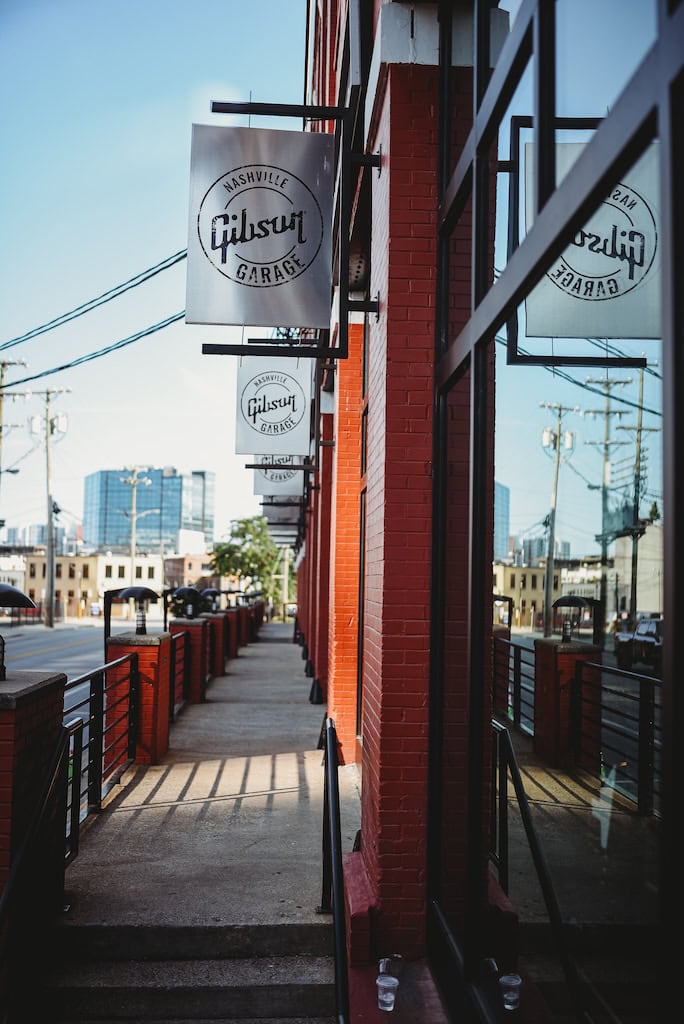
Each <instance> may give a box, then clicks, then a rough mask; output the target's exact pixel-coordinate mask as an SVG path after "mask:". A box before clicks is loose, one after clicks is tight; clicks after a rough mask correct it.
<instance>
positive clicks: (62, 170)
mask: <svg viewBox="0 0 684 1024" xmlns="http://www.w3.org/2000/svg"><path fill="white" fill-rule="evenodd" d="M305 15H306V3H305V0H249V3H245V2H244V0H197V2H194V3H192V4H190V3H188V2H187V0H98V2H97V3H93V2H92V0H59V2H58V3H56V2H55V0H0V95H1V96H2V107H3V118H2V120H3V127H2V133H1V134H0V178H1V180H2V188H1V189H0V225H2V227H1V237H2V245H1V246H0V360H2V361H4V362H6V363H19V362H20V361H24V362H25V363H26V365H25V366H22V365H8V366H7V367H6V368H5V393H6V394H7V393H9V392H12V391H13V390H16V391H17V392H19V393H24V392H27V391H30V392H31V397H30V398H23V397H20V398H16V399H12V398H10V397H6V398H5V400H4V403H3V406H4V408H3V424H4V430H3V443H2V452H1V456H0V457H1V463H0V467H1V468H2V469H3V470H7V469H10V468H17V469H19V473H17V474H12V473H8V472H3V473H2V474H0V518H2V519H5V521H6V523H7V525H8V526H24V525H28V524H32V523H44V522H45V517H46V506H47V478H48V464H47V463H48V457H47V453H46V450H45V444H44V423H45V415H46V410H47V409H49V414H50V419H51V420H56V421H57V422H56V423H55V426H56V427H57V431H56V432H55V433H54V434H53V435H52V441H51V444H50V458H49V461H50V467H49V476H50V482H51V491H52V494H53V497H54V500H55V501H56V502H57V503H58V505H59V506H60V508H61V509H62V510H63V512H62V514H61V517H60V520H59V523H60V525H61V526H65V527H69V526H71V525H72V523H74V522H77V521H80V520H81V518H82V508H83V481H84V478H85V476H86V475H87V474H89V473H92V472H95V471H97V470H100V469H118V468H123V467H132V466H134V465H138V466H148V465H150V466H155V467H158V466H167V465H169V466H175V467H176V468H177V469H178V470H179V471H180V472H190V471H192V470H194V469H205V470H210V471H213V472H215V474H216V492H217V497H216V535H217V537H220V536H222V535H226V534H227V532H228V529H229V524H230V521H231V520H232V519H236V518H241V517H243V516H249V515H256V514H258V513H259V502H260V500H262V499H260V498H257V497H255V496H254V495H253V471H252V470H246V469H245V468H244V466H245V463H246V462H249V461H251V460H250V459H249V458H247V457H245V456H244V455H241V456H238V455H235V453H234V434H235V416H234V408H235V389H236V385H235V373H236V364H237V357H235V356H208V355H203V354H202V351H201V346H202V343H203V342H226V343H227V342H239V341H240V340H241V337H242V328H238V327H201V326H197V325H189V324H185V323H184V322H183V319H182V318H181V319H180V320H179V321H177V322H175V323H173V324H171V325H170V326H168V327H166V328H164V329H161V330H158V331H156V332H155V333H152V334H150V335H148V336H147V337H144V338H141V339H140V340H138V341H135V342H132V343H131V344H128V345H125V346H124V347H122V348H120V349H119V350H118V351H115V352H112V353H110V354H107V355H103V356H101V357H100V358H96V359H93V360H91V361H88V362H85V363H83V364H82V365H79V366H76V367H73V368H71V369H68V370H63V371H61V372H58V373H50V374H49V375H47V376H41V377H37V379H29V378H34V377H36V375H39V374H42V373H43V372H44V371H46V370H51V369H53V368H55V367H60V366H63V365H64V364H67V363H70V362H72V361H73V360H75V359H81V358H82V357H85V356H88V355H90V354H92V353H96V352H98V351H100V350H101V349H105V348H107V347H109V346H111V345H112V344H114V343H116V342H119V341H123V340H124V339H127V338H129V337H131V336H133V335H135V334H136V333H138V332H139V331H141V330H143V329H146V328H148V327H151V326H154V325H156V324H159V323H161V322H163V321H165V320H167V319H169V318H172V317H174V316H175V315H177V314H179V313H182V311H183V310H184V308H185V273H186V270H185V268H186V261H185V259H180V260H179V261H178V262H177V263H175V264H174V265H170V266H169V267H168V269H165V270H162V271H160V272H159V273H158V274H156V275H155V276H154V277H153V278H151V279H150V280H148V281H146V282H145V283H142V284H140V285H139V286H138V287H135V288H130V289H129V290H128V291H126V293H125V294H124V295H123V296H122V297H121V298H117V299H114V300H113V301H111V302H107V303H105V304H104V305H102V306H101V307H100V308H98V309H97V310H95V311H94V312H91V313H88V314H86V315H84V316H82V317H80V318H77V319H73V320H71V321H70V322H69V323H67V324H64V325H63V326H60V327H58V328H57V329H54V330H50V331H48V332H45V333H42V334H40V335H39V336H36V337H34V338H32V339H30V340H27V341H25V342H22V343H20V344H16V345H10V346H9V347H5V348H2V347H1V346H2V345H6V344H7V342H11V341H12V340H13V339H15V338H17V337H19V336H21V335H23V334H24V333H26V332H29V331H31V330H33V329H34V328H36V327H39V326H41V325H43V324H46V323H48V322H50V321H52V320H53V319H55V318H56V317H60V316H61V315H62V314H64V313H67V312H69V311H71V310H74V309H76V308H77V307H79V306H81V305H82V304H83V303H86V302H88V301H89V300H91V299H93V298H95V297H97V296H100V295H103V294H104V293H105V292H107V291H109V290H110V289H113V288H115V287H117V286H119V285H121V284H123V283H124V282H129V281H131V279H133V278H135V277H136V275H138V274H141V273H142V272H143V271H146V270H148V269H150V268H152V267H156V266H158V265H159V264H163V263H164V261H169V262H171V257H173V256H174V255H176V254H179V253H182V252H183V251H184V250H185V249H186V247H187V240H188V193H189V169H190V139H191V129H192V124H193V123H198V124H220V125H230V124H234V125H242V126H248V125H249V120H248V117H247V116H225V115H222V116H221V115H214V114H212V113H211V111H210V104H211V101H212V100H250V99H251V100H253V101H254V102H290V103H301V102H302V100H303V83H304V47H305V27H306V26H305ZM251 124H252V126H254V127H265V128H278V129H287V130H298V129H299V128H300V127H301V122H295V121H292V120H290V119H284V118H278V119H271V120H269V119H266V118H262V117H260V118H254V119H252V122H251ZM22 381H24V383H21V382H22ZM14 382H18V383H17V385H16V387H13V384H14ZM48 390H49V391H51V392H53V393H52V394H50V396H49V406H48V405H47V401H48V399H47V397H46V394H45V392H46V391H48ZM36 417H38V423H39V424H40V426H39V430H40V433H39V434H34V433H32V432H31V427H30V426H29V424H30V422H31V421H32V420H33V421H34V422H33V426H34V428H35V426H37V425H38V424H37V423H36V421H35V418H36Z"/></svg>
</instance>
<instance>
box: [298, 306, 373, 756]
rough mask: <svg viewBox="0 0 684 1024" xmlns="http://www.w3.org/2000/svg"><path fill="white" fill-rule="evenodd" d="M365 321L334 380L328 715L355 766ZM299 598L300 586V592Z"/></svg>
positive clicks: (353, 332) (355, 327)
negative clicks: (332, 720)
mask: <svg viewBox="0 0 684 1024" xmlns="http://www.w3.org/2000/svg"><path fill="white" fill-rule="evenodd" d="M362 355H363V323H352V324H350V325H349V336H348V357H347V359H340V360H339V362H338V364H337V375H336V378H335V448H334V452H333V480H332V488H333V496H332V509H331V521H330V537H331V547H330V578H329V586H330V596H329V601H328V606H329V613H328V632H329V636H328V687H327V700H328V714H329V715H330V717H331V718H333V719H334V721H335V729H336V732H337V738H338V741H339V745H340V758H341V760H342V761H343V762H344V763H346V764H354V763H355V762H356V761H357V760H358V759H359V756H358V755H357V751H356V695H357V666H358V643H359V569H360V564H361V563H360V544H361V525H360V502H361V407H362V383H361V373H362V366H361V360H362ZM297 593H298V596H299V590H298V592H297Z"/></svg>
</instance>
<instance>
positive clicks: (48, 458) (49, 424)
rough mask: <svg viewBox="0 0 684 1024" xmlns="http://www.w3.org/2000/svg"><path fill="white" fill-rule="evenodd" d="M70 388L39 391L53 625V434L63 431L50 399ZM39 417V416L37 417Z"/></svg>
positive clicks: (48, 608)
mask: <svg viewBox="0 0 684 1024" xmlns="http://www.w3.org/2000/svg"><path fill="white" fill-rule="evenodd" d="M68 391H69V388H48V389H47V390H46V391H43V392H38V394H42V395H43V397H44V398H45V424H44V426H45V490H46V496H47V513H46V517H45V532H46V537H45V612H44V621H45V625H46V626H49V627H52V626H54V624H55V532H54V531H55V524H54V515H55V508H56V505H55V502H54V501H53V499H52V468H51V463H52V455H51V449H52V435H53V434H55V433H57V432H61V433H64V432H65V429H66V428H62V423H61V418H60V417H57V416H51V415H50V401H51V399H52V396H53V395H58V394H63V393H65V392H68ZM36 419H37V417H36Z"/></svg>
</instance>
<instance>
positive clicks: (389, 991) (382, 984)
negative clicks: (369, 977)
mask: <svg viewBox="0 0 684 1024" xmlns="http://www.w3.org/2000/svg"><path fill="white" fill-rule="evenodd" d="M375 984H376V985H377V986H378V1009H379V1010H385V1011H386V1012H389V1011H390V1010H393V1009H394V1001H395V999H396V997H397V989H398V988H399V979H398V978H395V977H394V976H393V975H392V974H379V975H378V977H377V978H376V982H375Z"/></svg>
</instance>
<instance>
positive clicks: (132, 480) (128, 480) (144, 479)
mask: <svg viewBox="0 0 684 1024" xmlns="http://www.w3.org/2000/svg"><path fill="white" fill-rule="evenodd" d="M139 472H140V470H139V469H138V467H137V466H134V467H133V469H132V470H131V475H130V476H122V477H121V483H122V484H130V487H131V586H135V548H136V529H135V526H136V521H137V518H138V513H137V511H136V505H137V497H136V495H137V491H138V487H139V486H140V485H141V484H144V485H145V486H147V487H149V485H150V484H151V483H152V481H151V480H150V478H149V477H148V476H138V473H139Z"/></svg>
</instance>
